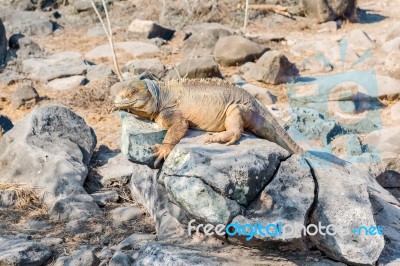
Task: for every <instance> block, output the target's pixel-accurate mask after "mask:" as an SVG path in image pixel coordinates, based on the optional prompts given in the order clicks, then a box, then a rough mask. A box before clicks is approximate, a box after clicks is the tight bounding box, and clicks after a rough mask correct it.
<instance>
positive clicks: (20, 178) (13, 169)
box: [0, 105, 100, 219]
mask: <svg viewBox="0 0 400 266" xmlns="http://www.w3.org/2000/svg"><path fill="white" fill-rule="evenodd" d="M95 146H96V136H95V134H94V132H93V130H92V128H90V127H89V126H88V125H87V124H86V123H85V121H84V120H83V118H81V117H80V116H78V115H77V114H75V113H73V112H72V111H70V110H69V109H67V108H65V107H61V106H57V105H46V106H42V107H38V108H35V109H34V110H33V111H32V112H31V113H30V114H28V115H27V116H26V117H25V118H24V119H22V120H21V121H19V122H18V123H17V124H16V125H15V126H14V127H13V128H12V129H11V130H10V131H8V132H7V134H5V136H3V138H1V140H0V182H4V183H17V184H24V185H28V186H34V187H38V188H41V189H42V191H43V195H44V198H43V199H44V201H45V203H46V204H47V205H48V206H49V207H52V209H51V210H50V213H51V214H52V215H54V216H55V217H60V218H76V219H78V218H84V217H88V216H91V215H97V214H99V213H100V209H99V208H98V207H97V205H96V203H95V202H94V200H93V199H92V198H91V197H90V196H89V195H88V194H87V193H86V191H85V190H84V188H83V187H82V186H83V183H84V181H85V178H86V176H87V174H88V164H89V161H90V159H91V156H92V154H93V150H94V148H95Z"/></svg>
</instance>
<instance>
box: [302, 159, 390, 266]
mask: <svg viewBox="0 0 400 266" xmlns="http://www.w3.org/2000/svg"><path fill="white" fill-rule="evenodd" d="M307 161H308V163H309V164H310V166H311V167H312V168H313V173H314V177H315V180H316V182H317V184H318V201H317V204H316V207H315V209H314V210H313V212H312V214H311V222H312V223H313V224H315V225H317V224H318V223H319V222H320V223H321V224H322V225H323V226H328V225H330V224H332V225H334V229H335V232H336V234H333V235H330V234H326V235H321V234H316V235H311V236H310V239H311V242H312V243H313V244H314V245H315V246H316V247H317V248H318V249H320V250H322V251H323V252H324V253H325V254H327V255H328V256H329V257H330V258H333V259H336V260H339V261H342V262H345V263H349V264H368V265H372V264H374V263H375V262H376V261H377V260H378V258H379V255H380V253H381V251H382V250H383V248H384V245H385V241H384V239H383V236H382V235H378V234H377V232H375V235H374V236H371V235H366V234H365V233H363V232H364V231H362V229H360V228H361V227H363V226H364V227H368V228H370V227H371V226H375V230H376V227H377V224H376V223H375V220H374V215H373V211H372V206H371V203H370V201H369V193H368V186H367V182H366V180H365V179H364V178H363V177H362V176H360V175H357V174H356V173H349V174H348V173H344V172H342V171H340V170H336V169H335V168H326V167H324V166H322V165H320V164H319V163H317V162H316V161H314V160H311V159H307ZM355 217H357V218H355ZM359 233H360V234H359Z"/></svg>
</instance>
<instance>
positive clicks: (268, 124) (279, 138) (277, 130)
mask: <svg viewBox="0 0 400 266" xmlns="http://www.w3.org/2000/svg"><path fill="white" fill-rule="evenodd" d="M257 105H258V106H257V109H258V112H257V113H258V114H255V116H256V117H255V119H254V121H255V122H254V125H253V128H252V130H251V131H252V133H254V134H255V135H257V136H258V137H260V138H263V139H266V140H269V141H271V142H274V143H276V144H278V145H279V146H281V147H282V148H284V149H286V150H288V151H289V152H290V153H292V154H301V153H303V152H304V150H303V148H301V147H300V146H299V145H298V144H297V143H296V142H295V141H294V140H293V139H292V138H291V137H290V135H289V134H288V133H287V132H286V130H285V129H284V128H283V127H282V126H281V125H280V124H279V123H278V121H277V120H276V118H275V117H274V116H273V115H272V114H271V112H270V111H269V110H268V109H266V108H264V107H263V106H261V105H259V104H257Z"/></svg>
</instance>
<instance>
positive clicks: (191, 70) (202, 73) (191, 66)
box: [165, 56, 222, 80]
mask: <svg viewBox="0 0 400 266" xmlns="http://www.w3.org/2000/svg"><path fill="white" fill-rule="evenodd" d="M213 77H217V78H221V77H222V74H221V72H220V70H219V67H218V63H217V61H215V59H214V57H212V56H205V57H200V58H189V59H185V60H183V61H182V62H180V63H179V64H178V65H177V66H176V68H173V69H171V70H169V71H168V73H167V75H166V77H165V79H167V80H168V79H178V78H189V79H194V78H213Z"/></svg>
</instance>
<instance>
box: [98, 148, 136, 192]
mask: <svg viewBox="0 0 400 266" xmlns="http://www.w3.org/2000/svg"><path fill="white" fill-rule="evenodd" d="M95 160H96V162H97V167H96V168H95V171H96V173H97V174H98V175H99V177H100V180H99V181H100V183H101V184H102V185H103V186H104V187H113V186H115V184H121V185H125V184H128V183H129V180H130V177H131V175H132V171H133V168H134V166H135V165H134V164H133V163H132V162H130V161H129V160H128V159H126V157H125V156H124V155H123V154H122V153H115V152H108V153H102V154H98V155H96V158H95Z"/></svg>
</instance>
